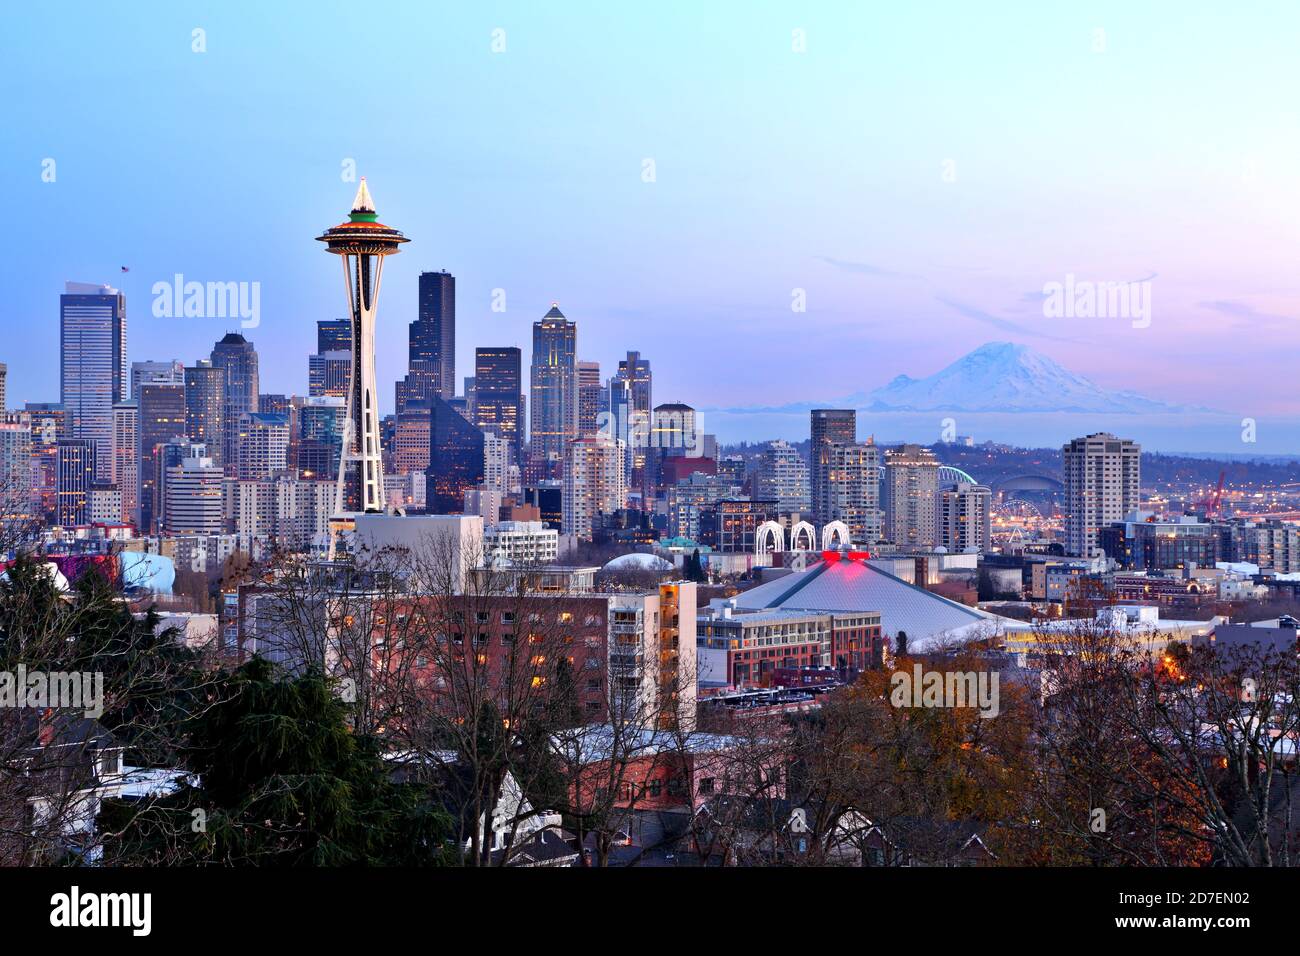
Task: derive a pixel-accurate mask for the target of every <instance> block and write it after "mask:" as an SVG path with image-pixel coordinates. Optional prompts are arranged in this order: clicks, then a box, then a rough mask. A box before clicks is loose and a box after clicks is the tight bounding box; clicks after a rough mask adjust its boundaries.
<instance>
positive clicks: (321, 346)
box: [316, 319, 352, 355]
mask: <svg viewBox="0 0 1300 956" xmlns="http://www.w3.org/2000/svg"><path fill="white" fill-rule="evenodd" d="M351 341H352V322H351V321H350V320H349V319H319V320H317V322H316V354H318V355H324V354H325V353H326V352H346V351H347V350H348V348H349V346H350V345H351Z"/></svg>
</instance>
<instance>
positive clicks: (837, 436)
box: [808, 408, 858, 524]
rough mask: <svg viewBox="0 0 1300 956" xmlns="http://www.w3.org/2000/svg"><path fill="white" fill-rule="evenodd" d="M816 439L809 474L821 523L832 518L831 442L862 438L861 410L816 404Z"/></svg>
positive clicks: (814, 513)
mask: <svg viewBox="0 0 1300 956" xmlns="http://www.w3.org/2000/svg"><path fill="white" fill-rule="evenodd" d="M811 419H812V443H811V446H810V448H809V455H808V457H809V465H808V478H809V490H810V491H811V492H812V510H813V515H814V516H815V520H816V522H817V523H818V524H825V523H826V522H828V521H830V520H831V519H830V518H829V517H828V514H829V501H828V499H827V493H828V492H827V488H826V474H827V471H828V469H829V468H830V450H829V446H830V445H831V444H840V445H848V444H852V443H854V442H856V441H857V440H858V413H857V412H855V411H854V410H853V409H851V408H814V409H813V410H812V412H811Z"/></svg>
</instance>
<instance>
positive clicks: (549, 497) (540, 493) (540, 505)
mask: <svg viewBox="0 0 1300 956" xmlns="http://www.w3.org/2000/svg"><path fill="white" fill-rule="evenodd" d="M524 504H527V505H532V506H533V507H534V508H536V509H537V511H538V513H539V514H540V515H541V518H542V521H544V522H546V527H548V528H554V529H555V530H556V531H559V530H560V529H561V528H562V527H563V526H564V486H563V484H562V483H561V482H558V481H541V482H538V483H537V484H536V485H532V486H530V487H528V488H525V489H524Z"/></svg>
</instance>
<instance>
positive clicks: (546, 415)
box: [528, 304, 578, 480]
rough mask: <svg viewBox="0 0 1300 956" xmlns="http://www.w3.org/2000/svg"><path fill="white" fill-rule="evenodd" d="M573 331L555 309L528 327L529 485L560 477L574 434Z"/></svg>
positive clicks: (575, 376) (574, 327) (575, 335)
mask: <svg viewBox="0 0 1300 956" xmlns="http://www.w3.org/2000/svg"><path fill="white" fill-rule="evenodd" d="M577 348H578V327H577V325H576V324H574V323H573V322H570V321H569V320H568V319H566V318H565V317H564V313H563V312H561V311H560V309H559V307H558V306H557V305H555V304H552V305H551V310H550V311H549V312H547V313H546V315H544V316H542V318H541V319H540V320H538V321H537V322H534V323H533V364H532V374H531V376H530V379H529V389H528V391H529V402H530V403H531V405H532V411H531V414H532V421H531V422H530V423H529V430H528V431H529V437H528V441H529V445H528V459H529V460H528V466H529V473H530V477H531V478H532V479H534V480H538V479H545V478H558V477H560V476H562V475H563V473H564V467H565V466H564V461H565V448H566V446H567V444H568V442H569V441H571V440H572V439H574V438H576V437H577V434H578V370H577V361H578V358H577Z"/></svg>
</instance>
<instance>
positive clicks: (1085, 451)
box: [1061, 432, 1142, 558]
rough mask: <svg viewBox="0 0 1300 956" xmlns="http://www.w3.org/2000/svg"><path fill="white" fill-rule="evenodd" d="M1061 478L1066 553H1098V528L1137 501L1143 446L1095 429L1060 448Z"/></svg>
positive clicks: (1120, 517) (1135, 507)
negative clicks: (1063, 498)
mask: <svg viewBox="0 0 1300 956" xmlns="http://www.w3.org/2000/svg"><path fill="white" fill-rule="evenodd" d="M1061 456H1062V459H1063V464H1062V468H1063V471H1064V479H1065V553H1066V554H1068V555H1074V556H1077V557H1084V558H1091V557H1093V556H1094V555H1097V554H1100V553H1101V544H1100V542H1099V540H1098V533H1099V532H1100V530H1101V529H1102V528H1104V527H1106V526H1107V525H1110V524H1115V523H1117V522H1121V521H1123V520H1124V518H1125V516H1126V515H1127V514H1129V512H1131V511H1137V510H1138V508H1140V507H1141V504H1142V501H1141V492H1140V486H1141V474H1142V448H1141V446H1140V445H1138V444H1137V443H1136V442H1133V441H1130V440H1128V439H1126V438H1116V437H1115V436H1114V435H1112V434H1110V433H1109V432H1098V433H1097V434H1094V435H1088V436H1086V437H1084V438H1076V439H1074V440H1073V441H1071V442H1070V443H1069V444H1068V445H1065V446H1064V447H1063V448H1062V449H1061Z"/></svg>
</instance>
